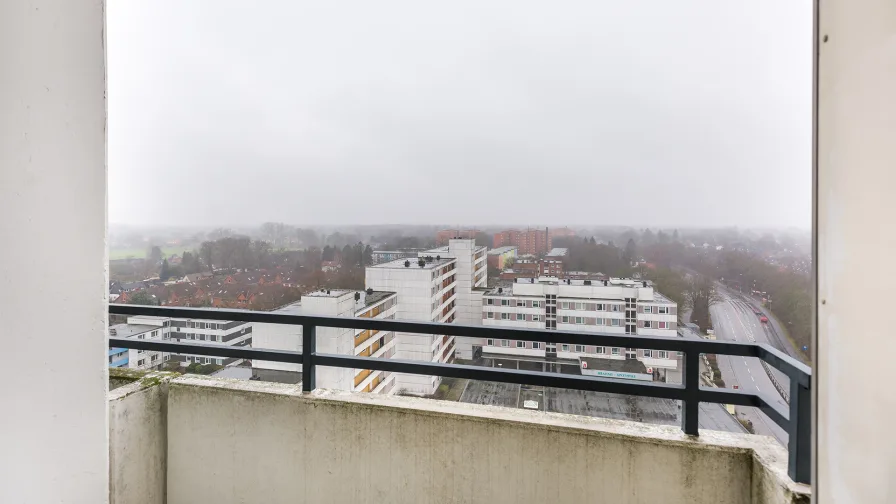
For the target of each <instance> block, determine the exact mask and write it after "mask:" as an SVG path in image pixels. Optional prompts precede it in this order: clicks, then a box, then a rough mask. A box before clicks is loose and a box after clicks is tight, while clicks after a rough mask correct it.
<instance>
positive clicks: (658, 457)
mask: <svg viewBox="0 0 896 504" xmlns="http://www.w3.org/2000/svg"><path fill="white" fill-rule="evenodd" d="M110 313H116V314H138V313H140V314H146V315H162V314H164V315H166V316H176V317H191V318H206V319H212V320H214V319H218V318H222V319H223V318H226V319H227V320H239V321H245V322H261V323H291V324H299V325H303V326H304V327H305V329H304V330H303V353H296V352H287V351H271V350H264V349H250V348H234V347H225V346H216V345H201V346H200V345H188V344H185V343H176V342H170V341H147V340H128V339H121V338H110V343H109V344H110V346H115V347H118V348H137V349H147V350H158V351H166V352H172V353H193V354H201V355H214V356H223V357H239V358H244V359H253V358H254V359H262V360H273V361H281V362H293V363H301V364H302V368H303V381H302V384H301V388H299V386H296V385H281V384H273V383H262V382H240V381H231V380H218V379H213V378H205V377H199V376H191V375H187V376H182V377H181V376H177V375H175V376H171V375H168V374H165V373H149V374H146V375H143V376H136V375H133V374H127V373H125V374H119V373H120V372H118V371H116V370H110V373H111V376H113V378H115V379H117V380H119V381H125V382H126V381H128V380H130V381H131V383H128V384H127V385H125V386H123V387H120V388H118V389H115V390H114V391H113V393H112V398H111V399H110V401H111V402H110V415H111V418H112V421H111V429H112V431H111V432H112V439H111V451H112V459H113V464H112V474H111V477H112V482H113V483H112V495H113V497H115V496H119V498H120V500H116V499H113V502H128V499H129V498H131V497H130V496H131V494H130V492H133V491H134V489H140V492H141V495H158V496H167V499H168V502H184V501H188V500H189V499H190V498H191V496H194V495H203V496H204V498H207V499H208V500H210V501H214V502H243V501H252V502H342V501H348V500H358V499H363V498H365V496H367V497H366V498H371V499H373V501H376V502H380V501H388V502H420V501H421V500H420V496H427V498H429V499H431V501H432V502H446V501H457V500H459V501H463V502H529V501H533V500H543V499H547V498H551V499H553V500H557V499H558V497H559V498H560V502H573V501H593V500H594V499H595V498H598V499H600V501H602V502H678V501H684V500H686V499H687V500H694V501H696V502H707V503H708V502H713V503H715V502H743V503H748V502H749V503H764V502H769V503H772V502H808V495H809V487H808V485H806V484H804V483H805V482H807V481H808V475H809V473H808V465H809V462H808V461H809V451H808V450H809V446H808V444H807V443H805V442H806V440H807V439H808V436H809V423H808V419H809V413H808V411H809V400H808V397H809V390H810V389H809V387H810V378H811V376H810V373H809V370H808V369H806V368H805V367H804V366H802V365H801V364H799V363H796V362H795V361H792V360H790V359H789V358H788V357H786V356H783V355H782V354H780V353H779V352H777V351H775V350H774V349H771V348H769V347H765V346H761V345H755V344H745V343H736V342H718V341H706V340H685V339H680V338H675V339H670V338H645V337H631V336H618V335H600V334H599V335H593V334H582V333H565V332H560V331H540V330H507V329H494V328H489V327H478V326H459V325H454V324H433V323H416V322H406V321H397V320H376V319H365V318H329V317H301V316H295V315H282V314H273V313H267V312H250V311H241V310H198V309H190V308H159V307H143V306H133V305H111V306H110ZM316 327H346V328H352V329H362V330H379V331H399V332H410V333H419V334H445V335H448V336H454V337H457V336H461V337H477V338H486V337H493V338H494V337H512V338H514V339H516V340H522V341H547V342H550V343H553V344H557V343H568V344H584V343H585V342H584V340H585V339H589V341H591V344H599V345H604V346H607V347H611V346H616V347H627V346H639V347H640V346H647V347H650V348H655V349H663V350H668V351H682V352H684V353H685V356H684V359H683V362H684V365H685V372H684V374H683V376H684V384H683V385H670V384H664V383H635V382H627V381H623V380H613V379H605V378H596V377H590V376H578V375H562V374H557V373H548V372H533V371H520V370H512V369H496V368H485V367H477V366H469V365H456V364H448V363H439V362H423V361H405V360H396V359H375V358H371V357H361V356H348V355H330V354H321V353H317V352H316V341H315V338H314V334H315V328H316ZM448 350H449V351H450V348H449V349H448ZM702 353H716V354H728V355H743V356H752V357H759V358H760V359H763V360H765V361H766V362H768V363H769V364H770V365H772V366H775V367H777V368H778V369H780V370H781V371H782V372H783V373H785V374H787V375H788V376H790V377H791V388H792V391H791V392H792V393H791V402H790V411H789V412H787V411H778V410H776V409H775V407H774V406H772V405H771V404H770V403H768V402H766V400H765V399H764V398H762V397H759V396H756V395H753V394H750V393H747V392H743V391H735V390H726V389H710V388H705V387H700V386H699V366H698V364H697V359H699V356H700V354H702ZM316 366H331V367H348V368H355V369H369V370H382V371H387V372H398V373H410V374H423V375H434V376H444V377H454V378H466V379H472V380H483V381H492V382H504V383H518V384H527V385H535V386H550V387H557V388H569V389H578V390H593V391H603V392H610V393H618V394H629V395H636V396H648V397H661V398H667V399H677V400H680V401H682V426H681V428H677V427H669V426H656V425H646V424H640V423H633V422H625V421H619V420H609V419H601V418H593V417H582V416H575V415H565V414H554V413H542V412H532V411H526V410H517V409H506V408H501V407H493V406H482V405H473V404H458V403H452V402H442V401H434V400H429V399H418V398H408V397H396V396H390V395H380V394H359V393H352V392H345V391H333V390H315V368H316ZM371 388H373V387H371ZM700 402H718V403H726V404H738V405H747V406H756V407H759V408H762V409H763V410H764V411H765V412H766V413H767V414H768V415H769V417H770V418H771V419H772V420H774V421H775V422H778V423H779V424H781V425H782V426H783V427H785V428H786V429H788V431H789V432H790V433H791V436H790V439H791V442H790V443H791V444H790V447H789V453H788V450H785V449H784V448H782V447H781V446H780V445H778V444H777V443H776V442H775V441H774V440H773V439H771V438H765V437H761V436H750V435H746V434H733V433H724V432H715V431H707V430H699V431H698V429H697V415H698V414H699V408H698V406H699V404H700ZM372 425H376V426H378V427H377V428H376V433H377V435H376V436H374V437H371V436H370V435H369V434H370V432H371V427H370V426H372ZM297 426H301V428H297ZM446 434H447V435H446ZM135 447H136V448H135ZM136 453H139V454H140V455H139V456H136V455H135V454H136ZM122 457H123V459H122ZM116 460H121V461H122V463H115V461H116ZM420 460H427V461H428V462H427V463H426V464H422V465H421V464H419V461H420ZM221 461H228V462H227V463H226V464H224V463H222V462H221ZM384 461H388V463H384ZM510 461H512V463H509V462H510ZM359 467H363V468H365V469H364V470H363V471H360V472H359V471H357V470H356V469H357V468H359ZM545 468H551V469H550V471H547V472H546V469H545ZM347 474H351V475H352V477H346V475H347ZM248 475H251V477H249V476H248ZM633 475H635V477H633ZM638 475H650V476H649V477H647V476H644V477H638ZM797 481H799V482H800V483H798V482H797ZM235 482H237V483H238V484H236V485H235V484H234V483H235ZM695 488H699V491H698V492H695V491H694V489H695ZM150 501H151V500H141V501H140V502H150ZM424 501H425V499H424ZM158 502H161V500H159V501H158Z"/></svg>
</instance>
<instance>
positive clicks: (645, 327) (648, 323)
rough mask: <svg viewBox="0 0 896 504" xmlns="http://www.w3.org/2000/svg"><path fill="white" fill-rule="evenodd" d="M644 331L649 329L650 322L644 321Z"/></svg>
mask: <svg viewBox="0 0 896 504" xmlns="http://www.w3.org/2000/svg"><path fill="white" fill-rule="evenodd" d="M644 329H650V321H649V320H645V321H644Z"/></svg>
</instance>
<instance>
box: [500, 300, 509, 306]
mask: <svg viewBox="0 0 896 504" xmlns="http://www.w3.org/2000/svg"><path fill="white" fill-rule="evenodd" d="M501 306H510V301H509V300H507V299H502V300H501Z"/></svg>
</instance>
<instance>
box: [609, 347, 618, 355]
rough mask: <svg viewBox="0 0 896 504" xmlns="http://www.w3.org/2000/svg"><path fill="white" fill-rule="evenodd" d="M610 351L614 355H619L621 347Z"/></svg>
mask: <svg viewBox="0 0 896 504" xmlns="http://www.w3.org/2000/svg"><path fill="white" fill-rule="evenodd" d="M610 353H611V354H613V355H619V348H617V347H613V348H611V349H610Z"/></svg>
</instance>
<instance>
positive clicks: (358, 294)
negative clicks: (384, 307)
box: [355, 292, 361, 301]
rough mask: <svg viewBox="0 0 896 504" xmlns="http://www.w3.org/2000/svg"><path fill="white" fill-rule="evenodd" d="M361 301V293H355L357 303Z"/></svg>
mask: <svg viewBox="0 0 896 504" xmlns="http://www.w3.org/2000/svg"><path fill="white" fill-rule="evenodd" d="M360 300H361V293H360V292H356V293H355V301H360Z"/></svg>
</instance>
